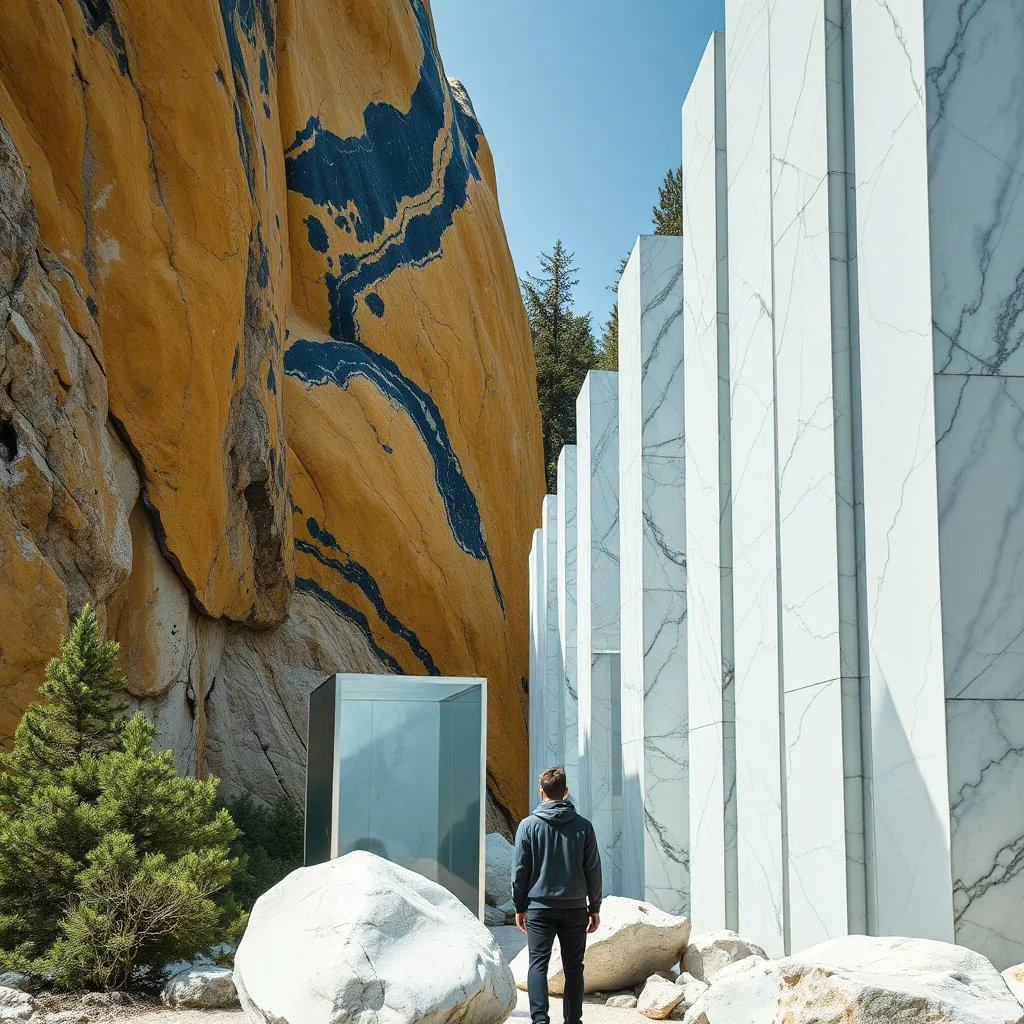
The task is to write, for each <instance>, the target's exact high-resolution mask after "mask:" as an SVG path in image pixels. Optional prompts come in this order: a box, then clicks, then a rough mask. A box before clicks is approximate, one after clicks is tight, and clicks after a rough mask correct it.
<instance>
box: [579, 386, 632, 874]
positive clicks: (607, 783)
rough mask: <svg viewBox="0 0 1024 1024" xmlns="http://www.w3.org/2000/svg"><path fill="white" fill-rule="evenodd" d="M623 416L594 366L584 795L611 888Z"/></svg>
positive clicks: (582, 717)
mask: <svg viewBox="0 0 1024 1024" xmlns="http://www.w3.org/2000/svg"><path fill="white" fill-rule="evenodd" d="M618 420H619V399H618V375H617V374H615V373H610V372H607V371H601V370H592V371H591V372H590V373H588V374H587V377H586V380H585V381H584V382H583V388H582V390H581V391H580V395H579V398H578V399H577V401H576V494H577V503H576V550H577V563H576V586H577V590H576V597H577V603H576V629H577V647H576V651H577V656H576V673H577V679H578V681H579V691H578V695H579V739H580V745H579V750H580V777H581V782H582V786H581V792H580V802H581V806H582V808H583V811H584V813H585V814H588V815H589V817H590V818H591V820H592V821H593V823H594V829H595V831H596V833H597V840H598V845H599V847H600V850H601V857H602V861H603V863H604V877H605V891H606V892H608V893H617V892H619V891H620V888H621V884H622V867H621V860H620V838H621V830H622V824H621V802H622V754H621V734H620V726H619V722H620V691H619V687H620V682H619V658H620V647H619V441H618Z"/></svg>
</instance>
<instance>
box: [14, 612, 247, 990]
mask: <svg viewBox="0 0 1024 1024" xmlns="http://www.w3.org/2000/svg"><path fill="white" fill-rule="evenodd" d="M117 656H118V647H117V644H115V643H112V642H109V641H106V640H104V638H103V637H102V635H101V633H100V631H99V626H98V623H97V620H96V615H95V613H94V612H93V610H92V609H91V608H90V607H89V606H88V605H86V607H85V608H84V609H83V610H82V614H81V615H80V616H79V618H78V620H77V621H76V622H75V623H74V625H73V627H72V629H71V631H70V634H69V635H68V636H67V637H66V638H65V639H64V640H63V641H62V643H61V649H60V657H58V658H54V659H53V660H52V661H51V662H50V663H49V664H48V665H47V667H46V678H45V682H44V683H43V685H42V687H41V688H40V693H41V694H42V696H43V698H44V702H42V703H35V704H32V705H30V707H29V708H28V710H27V711H26V712H25V715H24V716H23V718H22V720H21V722H20V723H19V725H18V728H17V731H16V733H15V737H14V748H13V750H11V752H10V753H8V754H3V755H0V768H2V769H3V771H2V773H0V956H2V959H3V962H4V963H5V965H6V966H7V967H8V969H13V970H16V971H21V972H24V973H26V974H33V975H36V974H44V975H49V976H50V977H51V978H52V980H53V983H54V985H55V986H56V987H57V988H62V989H74V988H94V989H101V990H109V989H118V988H124V987H127V986H129V985H131V984H138V983H142V982H145V981H146V980H147V979H154V978H155V976H156V975H157V974H158V973H159V971H160V969H161V968H162V967H163V966H164V965H165V964H167V963H170V962H173V961H176V960H190V959H192V958H193V957H194V956H195V955H196V954H197V953H200V952H202V951H203V950H205V949H207V948H209V947H210V946H211V945H212V944H213V943H215V942H217V941H218V940H219V939H220V938H221V937H222V935H223V933H224V924H223V922H222V915H221V912H220V910H219V909H218V907H217V906H216V905H215V903H214V902H213V896H214V895H215V894H216V893H217V892H218V890H220V889H222V888H223V887H224V886H225V885H226V884H227V882H228V881H229V880H230V878H231V873H232V871H233V870H234V869H235V867H236V866H237V862H236V861H235V860H234V858H232V857H231V855H230V852H229V844H230V843H231V842H232V841H233V840H234V839H235V837H236V835H237V830H236V829H235V827H234V825H233V824H232V821H231V816H230V815H229V814H228V812H227V811H223V810H222V811H217V810H215V807H214V802H215V799H216V793H217V780H216V779H204V780H199V779H192V778H182V777H180V776H179V775H178V773H177V770H176V769H175V766H174V760H173V758H172V756H171V754H170V752H167V753H163V754H158V753H156V752H154V750H153V737H154V729H153V726H152V725H151V724H150V722H149V721H148V720H147V719H146V717H145V715H143V714H141V713H139V714H137V715H135V716H134V717H132V718H130V719H126V718H125V717H124V711H125V706H124V704H123V697H124V681H123V679H122V678H121V675H120V673H119V671H118V669H117Z"/></svg>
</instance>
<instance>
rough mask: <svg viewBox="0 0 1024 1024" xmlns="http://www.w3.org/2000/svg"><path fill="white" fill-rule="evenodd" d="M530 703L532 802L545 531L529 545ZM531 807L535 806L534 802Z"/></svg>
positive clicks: (539, 714)
mask: <svg viewBox="0 0 1024 1024" xmlns="http://www.w3.org/2000/svg"><path fill="white" fill-rule="evenodd" d="M529 573H530V690H529V697H530V704H529V723H528V724H529V742H530V753H529V764H530V778H529V780H528V793H527V799H528V800H529V801H532V800H533V798H534V796H535V795H536V792H537V776H538V775H539V774H540V771H541V764H540V760H541V752H542V750H543V748H544V744H543V740H542V736H543V692H544V668H543V667H544V666H545V665H546V663H547V662H546V655H545V653H544V641H545V639H546V636H547V629H546V623H547V618H546V611H545V607H544V604H545V601H546V599H547V582H546V580H545V577H544V531H543V530H540V529H538V530H534V531H533V543H532V546H531V547H530V567H529ZM529 806H533V805H532V803H530V804H529Z"/></svg>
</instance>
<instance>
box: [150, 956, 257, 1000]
mask: <svg viewBox="0 0 1024 1024" xmlns="http://www.w3.org/2000/svg"><path fill="white" fill-rule="evenodd" d="M160 998H161V1000H162V1001H163V1003H164V1005H165V1006H177V1007H188V1008H192V1009H206V1010H214V1009H220V1008H222V1007H225V1006H234V1004H235V1003H237V1002H238V993H237V992H236V991H235V981H234V972H233V971H232V970H231V968H230V967H217V966H215V965H213V964H199V965H190V966H188V967H186V968H184V969H183V970H180V971H178V972H177V973H175V974H173V975H171V977H170V978H168V979H167V984H166V985H164V989H163V992H162V993H161V994H160Z"/></svg>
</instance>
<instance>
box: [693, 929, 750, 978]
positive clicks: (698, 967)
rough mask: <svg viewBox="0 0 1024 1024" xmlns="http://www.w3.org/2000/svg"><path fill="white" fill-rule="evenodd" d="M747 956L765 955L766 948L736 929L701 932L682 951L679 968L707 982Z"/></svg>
mask: <svg viewBox="0 0 1024 1024" xmlns="http://www.w3.org/2000/svg"><path fill="white" fill-rule="evenodd" d="M748 956H760V957H766V956H767V954H766V953H765V951H764V950H763V949H762V948H761V947H760V946H759V945H757V943H754V942H750V941H749V940H747V939H744V938H743V937H742V936H740V935H737V934H736V932H731V931H728V930H725V929H723V930H722V931H716V932H701V933H700V934H699V935H695V936H693V938H692V939H690V944H689V945H688V946H687V947H686V952H685V953H684V954H683V962H682V965H681V966H682V970H683V972H684V973H686V974H690V975H692V976H693V977H694V978H696V979H697V981H707V982H710V981H712V980H714V977H715V975H716V974H717V973H718V972H719V971H720V970H722V968H723V967H728V966H729V964H734V963H736V962H737V961H738V960H743V959H744V958H745V957H748Z"/></svg>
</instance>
